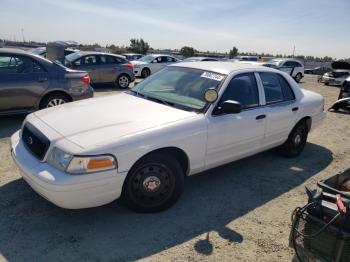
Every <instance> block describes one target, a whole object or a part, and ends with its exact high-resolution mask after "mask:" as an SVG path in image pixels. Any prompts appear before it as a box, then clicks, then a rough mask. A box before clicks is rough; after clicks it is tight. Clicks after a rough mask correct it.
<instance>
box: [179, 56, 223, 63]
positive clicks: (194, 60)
mask: <svg viewBox="0 0 350 262" xmlns="http://www.w3.org/2000/svg"><path fill="white" fill-rule="evenodd" d="M199 61H219V59H217V58H213V57H205V56H194V57H189V58H186V59H184V60H183V61H182V62H199Z"/></svg>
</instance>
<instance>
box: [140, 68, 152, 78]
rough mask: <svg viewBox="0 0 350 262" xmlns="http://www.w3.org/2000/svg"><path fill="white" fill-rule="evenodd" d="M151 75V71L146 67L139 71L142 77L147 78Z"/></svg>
mask: <svg viewBox="0 0 350 262" xmlns="http://www.w3.org/2000/svg"><path fill="white" fill-rule="evenodd" d="M150 75H151V71H150V70H149V69H148V68H144V69H142V71H141V76H142V78H147V77H149V76H150Z"/></svg>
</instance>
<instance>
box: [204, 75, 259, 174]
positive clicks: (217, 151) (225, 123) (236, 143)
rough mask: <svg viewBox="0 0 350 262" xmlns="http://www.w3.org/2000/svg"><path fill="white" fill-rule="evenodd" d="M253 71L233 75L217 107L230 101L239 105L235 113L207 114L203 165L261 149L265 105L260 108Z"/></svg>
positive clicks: (217, 163) (233, 158) (229, 160)
mask: <svg viewBox="0 0 350 262" xmlns="http://www.w3.org/2000/svg"><path fill="white" fill-rule="evenodd" d="M259 93H260V92H259V88H258V85H257V81H256V78H255V74H254V73H244V74H240V75H237V76H235V77H234V78H233V79H232V80H231V81H230V83H229V84H228V86H227V88H226V90H225V91H224V93H223V95H222V97H221V98H220V100H219V102H218V104H217V105H218V106H220V104H221V103H222V102H224V101H227V100H234V101H238V102H240V103H241V104H242V106H243V110H242V112H240V113H238V114H226V115H213V114H211V115H209V116H208V142H207V154H206V167H207V168H211V167H215V166H218V165H221V164H224V163H227V162H231V161H233V160H236V159H239V158H242V157H245V156H248V155H251V154H254V153H256V152H258V151H259V150H260V149H261V143H262V140H263V138H264V132H265V121H266V115H265V108H264V107H261V106H260V104H261V102H260V101H261V100H260V98H259V97H260V95H259Z"/></svg>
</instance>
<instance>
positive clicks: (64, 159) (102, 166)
mask: <svg viewBox="0 0 350 262" xmlns="http://www.w3.org/2000/svg"><path fill="white" fill-rule="evenodd" d="M47 163H49V164H50V165H52V166H54V167H56V168H58V169H60V170H62V171H65V172H67V173H70V174H74V175H81V174H87V173H92V172H98V171H106V170H110V169H116V168H117V161H116V159H115V158H114V157H113V156H111V155H98V156H73V155H71V154H69V153H66V152H64V151H63V150H61V149H59V148H57V147H54V148H53V149H52V150H51V151H50V154H49V156H48V158H47Z"/></svg>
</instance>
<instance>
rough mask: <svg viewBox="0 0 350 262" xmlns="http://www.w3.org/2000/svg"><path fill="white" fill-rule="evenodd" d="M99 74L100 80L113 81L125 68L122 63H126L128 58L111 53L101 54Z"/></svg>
mask: <svg viewBox="0 0 350 262" xmlns="http://www.w3.org/2000/svg"><path fill="white" fill-rule="evenodd" d="M99 60H100V65H99V74H100V82H105V83H112V82H114V81H115V80H116V79H117V77H118V75H119V74H120V72H121V71H122V70H123V66H122V64H124V63H126V62H127V61H126V60H123V59H122V58H119V57H115V56H111V55H100V56H99Z"/></svg>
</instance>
